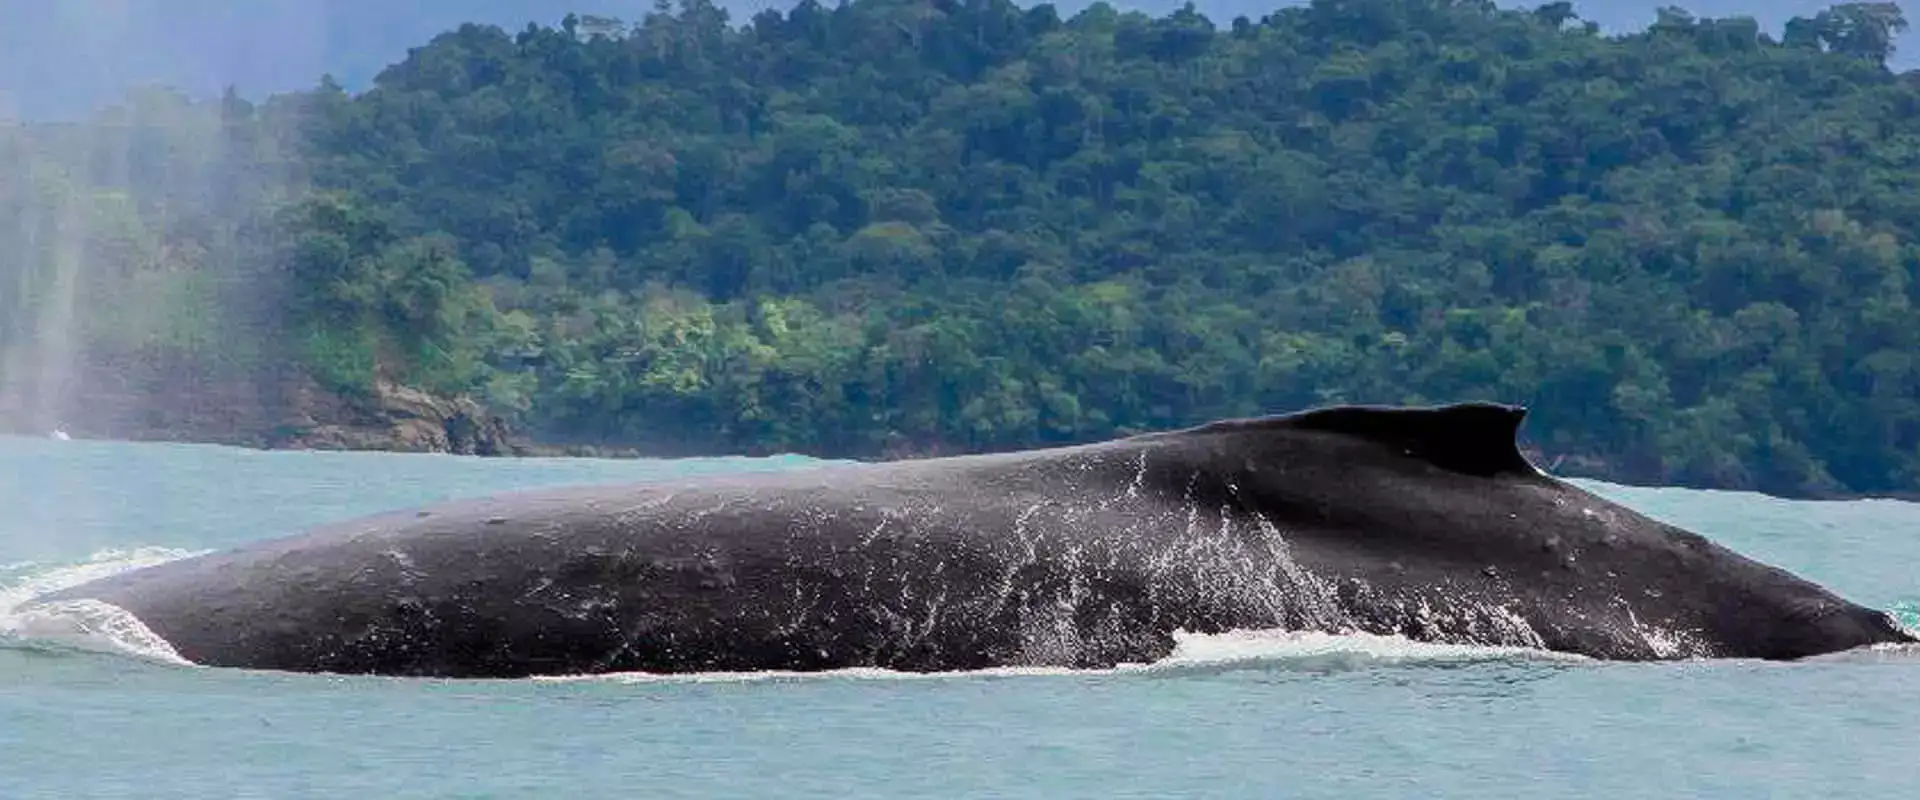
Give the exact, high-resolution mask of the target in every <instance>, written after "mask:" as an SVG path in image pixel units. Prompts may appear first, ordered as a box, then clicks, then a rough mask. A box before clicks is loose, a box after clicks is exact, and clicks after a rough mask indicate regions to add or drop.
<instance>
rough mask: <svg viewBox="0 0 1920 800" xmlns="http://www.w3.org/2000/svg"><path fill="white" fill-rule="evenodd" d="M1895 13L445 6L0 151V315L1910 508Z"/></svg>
mask: <svg viewBox="0 0 1920 800" xmlns="http://www.w3.org/2000/svg"><path fill="white" fill-rule="evenodd" d="M1905 27H1906V21H1905V19H1904V17H1903V16H1902V15H1901V12H1900V10H1899V9H1898V8H1897V7H1895V6H1893V5H1891V4H1882V3H1864V4H1847V5H1840V6H1835V7H1834V8H1832V9H1830V10H1828V11H1825V12H1822V13H1820V14H1818V15H1815V16H1813V17H1807V18H1797V19H1795V20H1793V21H1792V22H1791V23H1789V24H1788V25H1787V26H1786V27H1785V29H1784V30H1781V31H1778V32H1769V31H1763V30H1761V29H1760V27H1759V26H1758V25H1757V24H1755V23H1754V22H1753V21H1752V20H1748V19H1740V18H1734V19H1698V18H1695V17H1693V16H1691V15H1689V14H1688V13H1686V12H1685V11H1682V10H1679V9H1670V10H1668V11H1666V12H1663V13H1662V15H1661V18H1660V21H1659V22H1658V23H1657V24H1655V25H1653V26H1652V27H1650V28H1649V29H1647V30H1645V31H1642V32H1639V33H1637V34H1634V35H1630V36H1623V37H1607V36H1602V35H1600V34H1599V33H1598V32H1597V31H1596V30H1595V29H1594V27H1593V26H1591V25H1588V24H1584V23H1582V21H1581V20H1580V19H1579V17H1578V16H1577V14H1576V9H1575V8H1574V7H1572V6H1571V5H1569V4H1568V3H1564V2H1562V3H1552V4H1548V5H1544V6H1541V7H1539V8H1537V9H1533V10H1519V11H1508V10H1498V9H1496V8H1494V6H1493V5H1492V4H1491V3H1489V2H1480V1H1476V0H1318V1H1317V2H1313V3H1311V4H1310V5H1308V6H1306V7H1301V8H1289V9H1285V10H1281V11H1276V12H1275V13H1273V14H1272V15H1270V16H1268V17H1266V18H1264V19H1260V20H1249V19H1245V18H1241V19H1235V20H1232V21H1231V23H1230V24H1224V25H1216V24H1215V21H1211V20H1208V19H1205V18H1203V17H1201V16H1199V15H1197V14H1195V13H1193V12H1192V11H1191V10H1187V11H1181V12H1175V13H1173V14H1170V15H1167V16H1164V17H1158V18H1155V17H1149V16H1146V15H1142V14H1133V13H1120V12H1117V11H1115V10H1113V9H1112V8H1109V7H1107V6H1104V5H1096V6H1094V7H1092V8H1090V9H1088V10H1086V11H1085V12H1083V13H1080V14H1077V15H1075V16H1073V17H1072V18H1070V19H1062V18H1061V17H1060V15H1059V14H1057V13H1056V12H1055V11H1054V9H1053V8H1052V7H1050V6H1044V5H1041V6H1033V7H1030V8H1023V7H1018V6H1015V5H1012V4H1010V3H1007V2H1004V1H1003V0H853V1H852V2H848V3H846V4H844V5H840V6H837V7H827V6H824V5H819V4H816V3H813V2H803V3H801V4H800V5H799V6H798V7H796V8H794V9H793V10H792V11H790V12H788V13H785V14H782V13H777V12H767V13H763V14H761V15H759V16H756V17H754V18H753V19H751V20H744V21H729V20H727V19H726V18H725V15H724V13H723V12H720V11H719V10H718V9H716V8H715V7H714V6H712V5H710V4H709V3H707V2H706V0H684V2H682V3H680V4H679V5H677V6H668V5H666V4H665V3H664V2H663V3H662V4H661V5H659V6H657V7H656V9H655V11H654V12H653V13H650V14H647V15H646V17H645V18H644V19H643V20H639V21H636V22H622V21H619V20H612V19H607V18H597V17H586V18H577V17H569V18H568V19H567V20H566V21H565V22H564V23H562V24H561V25H559V26H558V27H551V28H548V27H539V26H534V27H529V28H528V29H526V30H520V31H503V30H500V29H498V28H493V27H484V26H464V27H461V28H459V29H457V30H453V31H450V32H448V33H445V34H443V35H441V36H439V37H437V38H435V39H434V40H433V41H432V42H430V43H428V44H426V45H424V46H422V47H420V48H418V49H416V50H414V51H413V52H412V53H411V55H410V56H409V57H408V58H407V59H406V60H405V61H403V62H401V63H398V64H395V65H393V66H392V67H391V68H389V69H388V70H386V71H385V72H384V73H382V74H381V75H380V77H379V78H378V80H377V81H376V86H375V87H374V88H372V89H371V90H369V91H366V92H364V93H361V94H359V95H350V94H348V93H347V92H345V91H343V90H342V89H341V88H340V87H339V86H338V84H337V83H335V82H333V81H331V80H327V79H323V80H321V81H319V83H318V85H317V87H316V88H314V89H313V90H311V91H307V92H302V93H296V94H289V95H281V96H276V97H274V98H272V99H270V100H268V101H266V102H263V103H261V104H259V105H258V106H255V105H253V104H250V103H248V102H246V101H243V100H241V99H239V98H237V97H235V96H232V95H229V96H228V97H227V98H225V99H223V100H221V101H218V102H206V103H190V102H188V101H186V100H184V99H182V98H179V97H177V96H174V95H171V94H169V93H167V92H164V91H148V92H144V93H141V94H139V95H136V96H134V97H131V98H130V99H129V101H128V102H127V103H126V104H124V105H123V106H121V107H119V108H117V109H114V110H112V111H110V112H106V113H103V114H102V115H101V116H99V117H98V118H96V119H94V120H93V121H90V122H88V123H86V124H84V125H71V126H26V127H22V128H19V129H17V130H15V131H13V132H11V133H10V134H8V135H7V137H6V140H5V141H0V158H5V159H6V160H7V163H10V164H14V165H16V167H15V168H14V169H13V170H12V171H13V173H14V175H15V176H16V177H21V178H24V179H23V180H11V179H10V180H8V181H7V183H6V185H5V186H4V187H0V209H3V210H0V219H4V220H14V221H15V222H13V223H10V224H9V225H8V226H0V238H4V239H5V241H0V255H11V256H14V258H13V261H12V262H10V263H11V264H12V265H13V266H12V267H11V269H12V271H13V272H14V273H15V274H14V275H13V276H4V275H0V291H4V292H7V293H6V294H0V313H4V314H5V316H4V317H0V337H8V336H11V337H12V340H13V341H15V342H16V343H17V342H19V341H24V340H25V339H26V338H28V333H29V329H31V328H33V327H34V326H35V325H40V326H42V327H44V324H45V320H46V319H48V314H49V312H48V311H46V309H47V308H48V307H50V306H57V305H59V304H58V303H55V302H54V301H52V300H50V299H49V298H56V297H58V296H60V294H61V292H62V291H63V290H62V289H61V287H62V286H69V285H72V286H77V288H75V289H73V300H72V302H73V303H74V306H73V307H75V308H80V309H84V310H87V313H85V314H81V315H79V317H78V318H79V319H81V321H83V322H85V323H86V324H85V325H82V326H81V327H82V328H83V329H84V330H83V332H82V335H81V339H82V340H83V341H82V344H81V345H80V346H82V347H83V348H84V349H85V350H86V351H87V352H88V353H90V354H92V357H94V358H100V359H105V358H110V357H122V358H128V357H138V358H148V359H175V360H181V361H184V362H189V363H192V364H195V365H197V368H203V369H206V370H209V371H211V372H225V373H232V374H253V373H257V372H258V371H261V370H269V371H270V370H272V369H274V368H277V367H278V368H284V367H287V366H289V365H291V366H293V367H296V368H298V369H302V370H305V371H307V372H309V373H311V374H313V375H314V376H316V377H318V378H320V379H321V380H322V381H323V382H324V383H325V384H327V385H328V386H331V387H333V388H336V389H339V390H342V391H348V392H353V391H367V390H369V388H370V387H371V386H373V384H374V382H375V380H376V379H377V378H383V377H384V378H388V379H392V380H396V381H401V382H404V383H409V384H412V385H417V386H422V387H426V388H429V389H432V390H435V391H440V392H470V393H473V394H474V395H475V396H477V397H480V398H482V399H483V400H484V401H485V402H487V403H488V404H489V405H490V406H491V407H492V408H494V409H497V410H499V411H501V412H503V413H506V414H509V415H510V416H511V417H512V418H513V419H514V420H515V421H516V422H517V423H518V424H519V425H521V426H523V427H524V428H525V429H527V430H531V431H536V432H538V433H539V434H541V435H542V436H544V437H547V438H549V439H552V440H556V441H558V440H571V441H604V442H618V443H632V444H637V445H640V446H642V447H644V448H649V449H652V450H654V451H657V452H680V453H684V452H722V451H747V452H770V451H799V452H806V453H812V454H817V455H826V456H874V455H880V454H889V453H903V452H908V453H928V452H954V451H962V450H965V451H978V450H993V449H1006V448H1015V447H1025V446H1034V445H1044V444H1051V443H1061V442H1075V441H1086V440H1094V439H1100V438H1104V437H1110V436H1114V435H1118V434H1124V433H1128V432H1134V431H1143V430H1149V429H1162V428H1168V427H1174V426H1182V425H1187V424H1192V423H1197V422H1202V421H1206V420H1209V419H1214V418H1219V417H1228V416H1239V415H1252V414H1260V413H1268V412H1275V411H1284V410H1291V409H1297V408H1301V407H1305V406H1312V405H1317V404H1324V403H1332V402H1345V401H1353V402H1380V403H1428V402H1442V401H1455V400H1465V399H1495V400H1501V401H1508V402H1519V403H1525V404H1528V405H1530V406H1531V407H1532V408H1533V416H1532V418H1531V420H1530V423H1529V425H1528V435H1529V437H1530V439H1531V441H1532V442H1533V444H1534V445H1536V446H1537V447H1538V448H1539V450H1540V451H1541V452H1542V453H1543V454H1544V456H1545V458H1546V459H1547V460H1548V461H1549V462H1550V463H1554V464H1556V465H1558V466H1559V468H1560V469H1561V471H1563V472H1568V473H1573V474H1589V475H1596V476H1602V477H1608V478H1612V479H1618V480H1629V481H1641V482H1666V483H1679V484H1686V485H1704V486H1719V487H1735V488H1759V489H1763V490H1768V491H1774V492H1779V493H1784V494H1808V493H1820V492H1827V491H1841V490H1845V491H1858V492H1884V491H1912V490H1915V489H1920V326H1917V325H1916V321H1917V320H1920V318H1917V317H1916V315H1915V313H1914V311H1913V308H1914V304H1915V302H1916V300H1920V288H1916V285H1917V284H1920V273H1917V270H1920V241H1917V240H1916V234H1917V233H1920V191H1916V190H1917V189H1920V80H1916V78H1915V77H1914V76H1906V75H1897V74H1894V73H1893V72H1890V71H1889V70H1888V69H1887V67H1886V60H1887V58H1888V57H1889V55H1890V52H1891V48H1892V41H1893V38H1894V36H1895V35H1897V34H1898V33H1899V32H1901V31H1902V30H1904V29H1905ZM63 276H64V277H68V278H73V280H72V281H68V282H63V281H62V280H61V278H62V277H63ZM8 304H11V305H10V306H9V305H8ZM33 309H39V310H38V311H34V310H33ZM101 309H107V310H109V311H104V312H103V311H100V310H101ZM115 354H118V355H117V356H116V355H115ZM19 369H21V368H20V367H19V366H18V365H17V363H16V366H15V370H16V372H17V371H19Z"/></svg>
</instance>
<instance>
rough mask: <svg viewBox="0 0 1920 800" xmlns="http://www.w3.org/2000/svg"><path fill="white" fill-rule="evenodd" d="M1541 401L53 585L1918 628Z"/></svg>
mask: <svg viewBox="0 0 1920 800" xmlns="http://www.w3.org/2000/svg"><path fill="white" fill-rule="evenodd" d="M1525 415H1526V411H1525V409H1524V408H1520V407H1515V406H1506V405H1497V404H1488V403H1465V404H1456V405H1447V406H1436V407H1376V406H1335V407H1326V408H1319V409H1314V410H1308V411H1303V412H1297V413H1292V414H1286V415H1278V416H1269V417H1261V418H1253V419H1243V420H1227V421H1221V422H1215V423H1211V424H1207V425H1203V426H1200V427H1195V428H1189V429H1185V430H1177V431H1169V432H1160V433H1149V434H1143V435H1137V436H1131V437H1128V438H1121V439H1115V440H1111V441H1105V442H1099V443H1094V444H1085V445H1077V446H1069V447H1059V448H1051V449H1041V450H1030V451H1023V452H1012V453H999V454H982V455H966V456H956V457H946V458H927V459H918V460H902V461H887V462H877V463H854V464H841V465H832V466H822V467H814V468H806V469H797V470H791V471H783V472H768V473H752V474H736V475H722V476H709V477H700V478H689V479H686V480H679V481H662V482H653V483H645V484H633V485H611V486H581V487H569V488H563V489H549V490H541V491H530V492H522V493H512V494H504V495H497V496H493V497H486V498H478V499H468V500H461V501H454V502H450V503H445V504H441V505H437V506H430V507H427V508H423V509H419V510H407V511H398V512H389V513H383V514H378V515H375V516H371V517H366V518H362V519H355V520H349V521H344V522H337V523H332V524H328V525H323V526H321V527H319V528H316V529H313V530H310V531H308V532H306V533H301V534H296V535H293V536H290V537H287V538H280V539H273V540H268V541H263V542H258V543H254V544H251V545H247V546H243V547H240V548H238V549H234V550H230V551H226V552H219V553H211V554H207V555H202V556H198V557H193V558H188V559H183V560H179V561H175V562H170V563H166V564H161V565H157V566H152V567H148V568H145V569H140V570H135V571H131V572H127V573H122V574H119V575H115V576H111V577H107V578H104V579H101V580H98V581H95V582H92V583H88V584H83V585H81V586H78V587H74V588H72V589H69V590H67V591H65V592H61V593H58V594H55V595H50V596H48V597H44V598H41V599H40V600H39V601H38V602H40V603H42V604H46V603H58V602H62V601H71V600H80V599H91V600H97V601H101V602H105V603H109V604H112V605H114V606H117V607H119V608H121V609H124V610H125V611H127V612H129V613H131V614H132V615H134V616H135V617H136V618H138V619H139V620H140V621H141V622H142V623H144V624H145V625H146V626H147V627H148V628H150V629H151V630H153V631H154V632H155V633H157V634H158V635H159V636H161V637H162V638H164V639H165V640H166V641H167V642H169V643H170V644H172V645H173V647H174V648H175V650H176V651H177V652H178V653H180V654H181V655H182V656H183V657H185V658H187V659H188V660H191V661H193V662H196V663H199V664H202V665H209V666H226V667H244V668H255V669H267V670H285V671H300V672H330V673H363V674H364V673H374V674H387V675H405V676H441V677H520V676H530V675H555V674H591V673H606V672H640V671H644V672H664V673H675V672H698V671H754V670H798V671H808V670H824V669H834V668H844V667H879V668H889V669H895V670H903V671H943V670H968V669H976V668H988V667H998V666H1056V667H1077V668H1098V667H1108V666H1112V665H1116V664H1120V663H1139V662H1149V661H1153V660H1156V659H1159V658H1162V657H1165V656H1167V655H1169V654H1170V653H1171V652H1172V650H1173V647H1174V634H1175V632H1177V631H1185V632H1194V633H1219V632H1225V631H1231V630H1272V629H1290V630H1320V631H1327V632H1365V633H1375V634H1385V635H1400V636H1405V637H1409V638H1412V639H1415V640H1422V641H1431V642H1444V643H1468V644H1480V645H1500V646H1521V647H1531V648H1542V649H1548V650H1554V651H1563V652H1569V653H1577V654H1583V655H1586V656H1590V657H1594V658H1599V659H1626V660H1656V659H1681V658H1715V657H1738V658H1759V659H1797V658H1801V657H1805V656H1811V655H1816V654H1822V653H1829V652H1834V651H1840V650H1847V649H1851V648H1856V647H1861V646H1864V645H1871V644H1876V643H1891V642H1908V641H1912V640H1913V639H1912V637H1911V636H1909V635H1908V634H1907V633H1905V632H1903V631H1902V630H1901V629H1900V628H1899V626H1897V625H1896V624H1895V623H1894V622H1893V620H1892V619H1891V617H1889V616H1888V615H1887V614H1885V613H1883V612H1880V611H1877V610H1874V609H1870V608H1866V607H1864V606H1860V605H1856V604H1854V603H1851V602H1849V601H1847V600H1844V599H1842V598H1840V597H1838V596H1836V595H1834V594H1832V593H1830V592H1829V591H1827V590H1826V589H1824V588H1822V587H1820V586H1817V585H1815V584H1813V583H1811V582H1809V581H1806V580H1803V579H1801V578H1799V577H1796V576H1794V575H1792V574H1789V573H1787V572H1785V571H1783V570H1780V569H1777V568H1774V567H1771V566H1768V565H1765V564H1761V563H1758V562H1756V561H1753V560H1750V559H1748V558H1746V557H1744V556H1742V555H1740V554H1738V553H1735V552H1733V551H1731V550H1729V549H1727V548H1725V547H1722V546H1720V545H1718V544H1715V543H1714V542H1711V541H1709V540H1707V539H1706V538H1704V537H1702V536H1700V535H1697V534H1695V533H1692V532H1689V531H1685V530H1682V529H1680V528H1677V527H1674V526H1672V525H1668V524H1665V523H1662V522H1659V521H1656V520H1654V519H1651V518H1649V517H1647V516H1644V515H1642V514H1640V513H1638V512H1636V511H1634V510H1632V509H1630V508H1627V507H1624V506H1622V505H1619V504H1616V503H1613V502H1609V501H1607V500H1605V499H1603V498H1601V497H1599V496H1597V495H1594V494H1592V493H1589V492H1587V491H1585V490H1583V489H1580V488H1579V487H1577V486H1574V485H1571V484H1568V483H1565V482H1563V481H1560V480H1558V479H1555V478H1553V477H1551V476H1549V475H1547V474H1546V473H1544V472H1542V471H1540V470H1539V469H1537V468H1536V467H1534V466H1533V465H1532V464H1531V463H1529V462H1528V460H1527V459H1526V458H1525V457H1524V456H1523V455H1522V454H1521V452H1520V450H1519V448H1518V445H1517V441H1516V436H1517V434H1518V430H1519V427H1520V425H1521V423H1522V421H1523V419H1524V418H1525Z"/></svg>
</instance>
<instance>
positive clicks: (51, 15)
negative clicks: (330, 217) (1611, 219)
mask: <svg viewBox="0 0 1920 800" xmlns="http://www.w3.org/2000/svg"><path fill="white" fill-rule="evenodd" d="M791 2H792V0H718V4H719V5H721V6H722V7H724V8H726V9H728V10H729V11H730V12H732V14H733V18H734V19H735V21H736V22H744V21H745V20H746V19H747V18H748V17H751V16H752V15H753V14H754V13H757V12H758V11H761V10H764V9H766V8H769V7H774V8H784V7H786V6H788V5H791ZM827 2H828V4H831V2H832V0H827ZM1016 2H1017V3H1019V4H1020V5H1023V6H1024V5H1031V4H1032V3H1031V2H1028V1H1027V0H1016ZM1499 2H1500V4H1501V5H1503V6H1532V5H1538V4H1539V3H1538V0H1535V2H1513V0H1499ZM1088 4H1089V0H1066V2H1060V3H1056V4H1055V5H1056V6H1057V7H1059V8H1060V10H1061V12H1062V14H1063V15H1069V14H1071V13H1073V12H1076V11H1078V10H1079V9H1081V8H1084V7H1085V6H1086V5H1088ZM1295 4H1297V3H1295V2H1290V1H1289V0H1196V1H1195V3H1194V5H1195V7H1196V8H1197V9H1198V10H1199V11H1200V12H1201V13H1203V14H1206V15H1207V16H1208V17H1209V18H1211V19H1213V20H1214V22H1215V23H1216V24H1219V25H1222V26H1224V25H1226V24H1227V23H1228V22H1229V21H1230V20H1232V19H1233V17H1234V16H1236V15H1241V14H1244V15H1246V16H1248V17H1250V18H1254V19H1258V18H1259V17H1260V16H1262V15H1264V14H1267V13H1270V12H1271V11H1272V10H1274V9H1276V8H1280V7H1283V6H1287V5H1295ZM1834 4H1835V3H1834V2H1833V0H1586V2H1578V0H1576V2H1575V3H1574V7H1575V9H1576V11H1578V12H1579V13H1580V15H1581V17H1582V18H1584V19H1590V20H1593V21H1595V22H1598V23H1600V24H1601V26H1602V28H1603V29H1606V30H1609V31H1630V30H1637V29H1641V28H1644V27H1645V26H1646V25H1647V24H1648V23H1650V22H1652V21H1653V18H1654V10H1655V9H1656V8H1658V7H1660V6H1665V5H1679V6H1681V7H1682V8H1685V9H1687V10H1688V11H1691V12H1693V13H1694V14H1695V15H1696V16H1702V17H1725V16H1734V15H1740V14H1746V15H1751V16H1753V17H1754V18H1756V19H1758V20H1759V21H1760V23H1761V24H1762V26H1763V27H1764V28H1765V29H1766V30H1768V31H1769V32H1772V33H1774V34H1776V35H1777V34H1778V33H1779V31H1780V28H1781V26H1782V25H1783V24H1785V22H1786V20H1787V19H1789V18H1791V17H1794V16H1812V15H1813V14H1815V13H1818V12H1819V11H1821V10H1822V9H1825V8H1828V7H1830V6H1832V5H1834ZM652 5H653V3H652V0H0V120H8V119H26V120H48V119H72V118H75V117H78V116H82V115H85V114H86V113H88V112H89V111H91V110H93V109H96V108H99V107H100V106H102V105H105V104H109V103H112V102H113V101H115V100H116V99H118V98H119V97H120V96H121V94H122V93H123V92H124V91H125V90H126V89H128V88H131V87H134V86H141V85H152V84H164V85H168V86H172V87H174V88H177V89H181V90H183V91H186V92H187V93H188V94H191V95H194V96H196V97H216V96H218V95H219V94H220V92H221V90H223V89H224V88H225V87H227V86H229V85H231V86H234V87H236V88H237V89H238V90H239V92H240V94H241V95H242V96H245V97H248V98H250V99H256V100H257V99H261V98H264V97H266V96H267V95H269V94H273V93H278V92H286V91H294V90H300V89H307V88H311V87H312V86H314V85H315V84H316V83H317V82H318V81H319V78H320V76H321V75H322V74H328V73H330V74H332V75H334V76H335V78H336V79H338V80H340V82H341V83H342V84H344V85H345V86H346V87H347V88H348V89H349V90H360V89H364V88H365V87H366V86H367V85H369V84H370V83H371V81H372V80H373V77H374V76H375V75H377V74H378V73H379V72H380V70H381V69H383V68H384V67H386V66H387V65H389V64H392V63H394V62H397V61H400V60H402V59H404V58H406V55H407V50H408V48H410V47H418V46H420V45H423V44H425V43H426V42H427V41H428V40H429V39H431V38H433V36H434V35H435V34H437V33H440V32H442V31H446V30H449V29H451V28H453V27H455V26H458V25H459V24H460V23H463V22H484V23H491V24H495V25H499V26H501V27H503V28H506V29H507V30H509V31H512V30H518V29H520V28H524V27H525V26H526V25H527V23H529V22H539V23H541V24H545V25H554V24H558V22H559V20H560V18H561V17H563V16H565V15H566V13H567V12H568V11H577V12H580V13H586V14H601V15H606V16H615V17H620V18H623V19H627V20H634V19H638V18H640V17H641V16H643V15H644V14H645V13H646V11H647V10H648V9H650V8H651V7H652ZM1113 5H1115V6H1116V7H1119V8H1122V9H1131V10H1141V11H1146V12H1148V13H1152V14H1156V15H1158V14H1164V13H1166V12H1168V11H1171V10H1173V9H1175V8H1178V7H1179V6H1180V5H1181V2H1180V0H1117V1H1115V2H1113ZM1915 36H1916V34H1914V33H1912V32H1910V33H1909V34H1908V35H1907V36H1905V37H1903V38H1902V41H1901V44H1902V45H1903V47H1902V51H1903V52H1901V53H1899V54H1897V55H1896V56H1895V59H1894V63H1895V66H1896V67H1898V68H1902V69H1905V68H1910V67H1912V66H1920V58H1917V57H1916V56H1920V41H1916V38H1915ZM1908 50H1911V51H1914V52H1905V51H1908Z"/></svg>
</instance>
